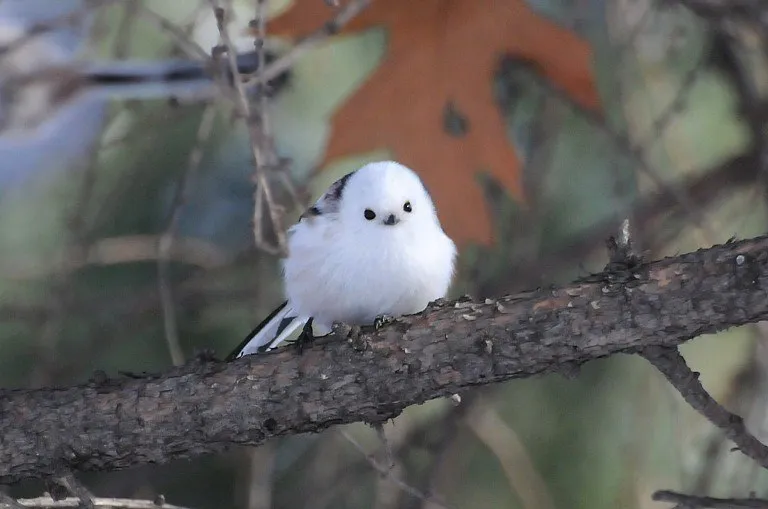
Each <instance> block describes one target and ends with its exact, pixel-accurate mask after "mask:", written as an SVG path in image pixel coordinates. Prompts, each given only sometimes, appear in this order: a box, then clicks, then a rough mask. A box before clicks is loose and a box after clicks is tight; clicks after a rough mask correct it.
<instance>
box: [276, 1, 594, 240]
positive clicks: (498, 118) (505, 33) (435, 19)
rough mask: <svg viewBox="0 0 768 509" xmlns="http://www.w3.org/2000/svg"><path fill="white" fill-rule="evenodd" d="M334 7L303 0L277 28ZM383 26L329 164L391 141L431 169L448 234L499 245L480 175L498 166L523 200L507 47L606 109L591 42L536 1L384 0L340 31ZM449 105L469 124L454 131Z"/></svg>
mask: <svg viewBox="0 0 768 509" xmlns="http://www.w3.org/2000/svg"><path fill="white" fill-rule="evenodd" d="M333 12H334V11H333V9H331V8H329V7H328V6H327V5H326V3H325V2H323V1H322V0H296V1H295V2H294V3H293V5H292V6H291V7H290V8H289V9H288V10H286V11H285V12H284V13H282V14H280V15H278V16H277V17H276V18H274V19H272V20H271V21H270V22H269V24H268V25H267V31H268V33H269V34H270V35H277V36H283V37H286V36H287V37H291V38H297V37H301V36H304V35H306V34H308V33H310V32H312V31H313V30H316V29H317V28H318V27H319V26H321V25H322V23H324V22H325V21H327V20H328V19H329V18H330V17H331V16H332V15H333ZM376 26H384V27H385V28H386V29H387V41H388V42H387V53H386V55H385V57H384V60H383V63H382V64H381V65H380V66H379V67H378V68H377V69H376V71H374V72H373V73H372V75H371V76H369V77H368V79H367V80H366V81H365V82H364V83H363V84H362V85H361V86H360V87H359V88H358V89H357V90H356V91H355V92H354V93H353V94H352V95H351V97H349V99H348V100H347V101H346V102H345V103H344V104H343V105H342V106H341V107H339V108H338V110H337V111H335V112H334V114H333V116H332V118H331V132H330V139H329V142H328V146H327V148H326V151H325V156H324V159H323V161H322V162H321V166H323V165H325V164H326V163H328V162H330V161H331V160H333V159H335V158H338V157H341V156H349V155H353V154H359V153H364V152H369V151H373V150H376V149H389V150H390V151H392V153H393V154H394V157H395V158H396V159H397V160H399V161H400V162H402V163H403V164H406V165H407V166H410V167H411V168H414V169H415V170H416V171H417V172H418V173H419V174H420V175H421V176H422V178H423V179H424V182H425V184H426V185H427V187H428V188H429V190H430V192H431V193H432V195H433V197H434V199H435V201H436V203H437V207H438V210H439V213H440V217H441V220H442V222H443V225H444V227H445V229H446V233H448V235H450V236H451V237H452V238H453V239H454V240H455V241H456V242H457V243H458V244H459V245H464V244H467V243H470V242H478V243H482V244H489V243H491V242H492V240H493V239H492V236H493V225H492V221H491V210H490V208H489V206H488V204H487V203H486V201H485V199H484V196H483V192H482V189H481V187H480V184H479V183H478V181H477V179H476V177H475V176H476V173H477V172H478V171H486V172H488V173H489V175H491V176H492V177H493V178H494V179H496V180H497V181H498V182H500V183H501V185H502V186H504V187H505V188H506V189H507V190H508V191H509V193H510V194H511V196H512V197H513V198H515V199H517V200H519V201H524V193H523V189H522V182H521V180H522V179H521V165H520V161H519V159H518V157H517V154H516V152H515V148H514V146H513V145H512V143H511V142H510V140H509V138H508V136H507V125H506V122H505V120H504V118H503V116H502V112H501V111H500V109H499V106H498V105H497V103H496V101H495V99H494V94H493V85H494V83H493V78H494V73H495V72H496V70H497V69H498V64H499V59H500V57H501V56H502V55H504V54H509V55H512V56H514V57H518V58H521V59H525V60H527V61H530V62H532V63H533V64H535V66H536V67H537V68H538V69H540V71H541V72H542V73H543V74H544V75H545V76H546V77H547V78H548V79H550V80H551V81H552V82H553V83H554V84H556V85H557V86H558V87H560V88H561V89H562V90H564V91H565V92H566V93H567V94H569V95H570V96H571V97H572V98H573V99H574V100H575V101H576V102H577V103H579V104H580V105H582V106H583V107H586V108H589V109H597V108H598V104H599V101H598V96H597V92H596V87H595V84H594V80H593V76H592V69H591V59H592V55H591V48H590V47H589V45H588V44H587V43H586V42H585V41H584V40H583V39H581V38H579V37H578V36H577V35H576V34H574V33H573V32H571V31H569V30H566V29H565V28H563V27H561V26H559V25H557V24H555V23H554V22H552V21H550V20H548V19H546V18H544V17H543V16H541V15H539V14H537V13H536V12H534V11H533V10H531V8H530V7H529V6H528V4H527V3H526V2H525V0H376V1H373V2H372V4H371V5H370V6H369V7H368V8H367V9H366V10H364V11H363V12H362V13H361V14H359V15H358V16H357V17H356V18H354V19H353V20H352V21H351V22H350V23H349V24H348V25H346V26H344V27H343V28H342V30H341V31H340V32H341V33H354V32H359V31H362V30H366V29H368V28H372V27H376ZM449 112H452V114H453V115H458V117H456V116H453V117H452V118H454V119H455V118H460V119H462V121H461V124H462V127H463V129H460V130H459V131H458V132H457V131H453V130H449V129H446V115H447V114H449ZM449 131H451V132H449Z"/></svg>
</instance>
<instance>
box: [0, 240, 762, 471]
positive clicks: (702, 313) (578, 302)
mask: <svg viewBox="0 0 768 509" xmlns="http://www.w3.org/2000/svg"><path fill="white" fill-rule="evenodd" d="M767 292H768V237H761V238H757V239H751V240H746V241H740V242H733V243H729V244H726V245H723V246H716V247H713V248H710V249H707V250H700V251H697V252H694V253H688V254H685V255H682V256H679V257H675V258H668V259H664V260H661V261H657V262H652V263H648V264H643V265H640V266H638V267H633V268H631V269H628V268H626V267H624V268H622V267H613V268H612V270H611V271H609V272H604V273H601V274H597V275H594V276H591V277H588V278H585V279H582V280H580V281H577V282H575V283H573V284H571V285H569V286H566V287H562V288H554V289H539V290H536V291H531V292H526V293H522V294H518V295H514V296H508V297H504V298H502V299H500V300H498V301H490V300H486V301H482V302H476V301H472V300H469V299H460V300H459V301H456V302H447V303H440V304H435V305H432V306H430V307H429V308H428V309H427V310H426V311H425V312H423V313H420V314H417V315H412V316H407V317H403V318H401V319H398V320H396V321H393V322H391V323H388V324H386V325H384V326H383V327H381V328H380V329H378V330H375V331H363V332H362V333H360V334H357V333H356V332H354V331H353V332H352V333H351V334H349V335H348V338H347V340H346V341H345V340H341V338H339V337H338V336H336V337H332V338H328V339H325V340H320V341H318V342H317V343H316V344H315V345H313V346H312V347H311V348H308V349H306V350H305V351H304V352H303V354H301V355H299V354H298V353H297V352H296V351H295V350H293V349H285V350H283V351H278V352H276V353H273V354H265V355H258V356H250V357H246V358H243V359H241V360H238V361H235V362H231V363H223V362H218V361H206V362H203V361H198V362H194V363H191V364H189V365H187V366H184V367H182V368H176V369H173V370H171V371H169V372H167V373H164V374H161V375H156V376H147V377H142V378H136V379H134V378H120V379H114V380H106V379H103V377H99V378H102V379H99V380H92V381H91V382H89V383H87V384H83V385H79V386H74V387H69V388H51V389H38V390H19V389H15V390H5V391H3V392H2V393H0V484H10V483H15V482H17V481H19V480H22V479H26V478H32V477H41V476H50V475H56V474H57V473H59V472H61V471H64V470H68V469H74V470H112V469H119V468H127V467H131V466H134V465H139V464H144V463H164V462H167V461H169V460H172V459H178V458H188V457H192V456H196V455H199V454H203V453H210V452H214V451H220V450H222V449H224V448H225V447H226V446H227V445H230V444H250V445H258V444H260V443H262V442H264V441H265V440H267V439H270V438H272V437H277V436H281V435H289V434H294V433H303V432H315V431H320V430H322V429H324V428H327V427H328V426H331V425H334V424H341V423H349V422H354V421H368V422H378V421H382V420H385V419H389V418H392V417H394V416H396V415H397V414H398V413H400V412H401V411H402V410H403V409H404V408H405V407H406V406H408V405H412V404H417V403H421V402H424V401H426V400H429V399H432V398H436V397H440V396H445V395H449V394H453V393H455V392H458V391H461V390H462V389H466V388H468V387H471V386H475V385H482V384H489V383H497V382H501V381H504V380H509V379H511V378H519V377H527V376H531V375H534V374H537V373H542V372H548V371H558V370H567V371H568V372H571V371H572V370H573V369H574V368H575V367H577V366H578V365H580V364H582V363H584V362H587V361H589V360H592V359H596V358H599V357H605V356H608V355H612V354H616V353H621V352H623V353H633V352H640V351H642V349H643V348H647V347H649V346H662V347H674V346H676V345H678V344H680V343H682V342H684V341H686V340H688V339H691V338H693V337H696V336H698V335H700V334H704V333H708V332H715V331H719V330H722V329H725V328H727V327H730V326H733V325H741V324H745V323H749V322H755V321H759V320H764V319H766V318H768V295H767ZM339 334H340V333H339Z"/></svg>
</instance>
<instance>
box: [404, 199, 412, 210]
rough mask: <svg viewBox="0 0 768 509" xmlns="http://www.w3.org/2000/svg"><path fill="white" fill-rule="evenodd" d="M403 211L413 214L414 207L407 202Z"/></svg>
mask: <svg viewBox="0 0 768 509" xmlns="http://www.w3.org/2000/svg"><path fill="white" fill-rule="evenodd" d="M403 210H404V211H406V212H413V207H411V202H409V201H407V202H405V203H404V204H403Z"/></svg>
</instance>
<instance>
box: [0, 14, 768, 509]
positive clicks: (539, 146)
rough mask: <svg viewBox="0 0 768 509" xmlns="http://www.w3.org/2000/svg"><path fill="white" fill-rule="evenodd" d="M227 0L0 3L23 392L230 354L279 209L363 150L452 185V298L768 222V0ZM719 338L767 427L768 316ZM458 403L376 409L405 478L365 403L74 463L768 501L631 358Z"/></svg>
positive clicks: (276, 236) (279, 493) (3, 339)
mask: <svg viewBox="0 0 768 509" xmlns="http://www.w3.org/2000/svg"><path fill="white" fill-rule="evenodd" d="M736 4H738V5H736ZM221 5H222V7H223V8H224V13H225V16H224V19H222V20H220V21H221V25H222V27H221V28H223V31H222V32H220V30H219V28H220V27H219V26H217V25H218V24H217V18H216V16H215V15H214V9H213V7H212V5H211V3H210V2H208V1H205V0H203V1H197V0H195V1H186V2H180V1H176V2H169V1H167V0H55V1H54V0H0V386H3V387H38V386H46V385H52V384H70V383H75V382H78V381H84V380H86V379H88V378H89V377H90V376H91V375H92V374H93V371H94V370H96V369H101V370H104V371H106V372H107V373H108V374H110V375H116V374H118V373H119V372H121V371H124V372H144V371H160V370H163V369H166V368H168V367H169V366H171V365H172V364H179V363H183V362H185V361H186V360H189V359H190V358H192V357H193V356H194V355H195V353H196V352H197V351H200V350H203V349H213V350H215V352H216V354H217V356H218V357H219V358H223V357H224V356H226V355H227V354H228V353H229V352H230V350H232V349H233V348H234V347H235V346H237V345H238V344H239V343H240V341H241V340H242V338H243V337H244V336H245V335H246V334H247V333H248V332H249V331H250V330H251V328H252V327H253V326H255V325H256V324H257V323H258V322H260V321H261V320H262V319H263V318H264V317H265V316H266V315H267V314H268V313H269V312H270V311H271V310H272V309H273V308H274V306H276V305H277V304H279V303H280V302H282V292H281V284H280V272H279V255H280V252H281V249H282V242H281V240H282V237H281V232H282V231H283V230H284V229H285V228H286V227H287V226H289V225H290V224H291V223H292V222H293V221H295V220H296V219H297V217H298V215H299V214H300V213H301V211H302V210H303V207H305V206H306V205H307V203H310V201H311V200H313V199H314V198H316V197H317V196H318V193H319V192H321V191H322V190H323V189H324V188H325V187H327V185H328V184H329V183H330V182H332V181H333V180H335V179H336V178H338V177H339V176H341V175H342V174H344V173H346V172H347V171H350V170H352V169H354V168H356V167H358V166H359V165H361V164H363V163H364V162H366V161H370V160H376V159H382V158H394V159H397V160H399V161H401V162H403V163H405V164H407V165H409V166H411V167H413V168H414V169H415V170H416V171H417V172H419V174H420V175H421V176H422V178H423V179H424V181H425V183H426V185H427V187H428V188H429V189H430V191H431V192H432V194H433V195H434V197H435V199H436V202H437V207H438V211H439V214H440V217H441V220H442V222H443V225H444V227H445V229H446V231H447V232H448V234H449V235H451V236H452V237H453V238H454V239H455V240H456V241H457V243H458V244H459V245H460V247H461V258H460V270H459V274H458V277H457V280H456V283H455V285H454V288H453V290H452V292H453V294H454V295H459V294H463V293H470V294H473V295H476V296H478V297H492V296H497V295H501V294H505V293H512V292H516V291H521V290H525V289H530V288H535V287H538V286H547V285H552V284H564V283H567V282H568V281H570V280H572V279H573V278H575V277H578V276H582V275H587V274H589V273H591V272H597V271H599V270H600V269H601V268H602V267H603V266H604V265H605V263H606V249H605V239H606V238H607V237H608V236H609V235H613V234H616V233H617V231H618V228H619V225H620V223H621V222H622V220H624V219H629V221H630V225H631V228H632V237H633V239H634V241H635V245H636V248H637V249H638V250H639V251H640V252H641V253H642V254H643V255H644V256H645V257H646V258H649V259H655V258H659V257H663V256H666V255H674V254H677V253H682V252H686V251H690V250H694V249H697V248H699V247H706V246H709V245H712V244H714V243H719V242H724V241H726V240H727V239H729V238H731V237H740V238H745V237H751V236H755V235H759V234H763V233H765V230H766V226H767V225H768V209H767V207H766V204H767V202H766V199H767V197H768V187H766V183H767V181H766V175H767V173H766V170H768V129H767V128H766V119H768V26H767V25H766V21H765V20H766V19H767V17H768V11H767V9H768V7H766V6H765V5H763V4H762V3H760V2H758V1H755V2H749V1H745V2H726V1H723V2H722V3H720V2H719V1H718V0H677V1H675V0H672V1H663V2H660V1H659V2H657V1H655V0H614V1H612V2H609V1H607V0H493V1H488V2H477V1H476V0H453V1H448V0H419V1H418V2H414V1H410V0H388V1H384V0H374V1H372V2H361V1H355V0H351V1H350V0H347V1H341V2H333V1H330V0H328V1H324V0H295V1H293V2H291V1H289V0H261V1H257V0H231V1H230V2H224V3H223V4H221ZM267 19H268V22H266V23H265V20H267ZM329 21H332V22H331V23H328V22H329ZM265 24H266V26H265ZM331 32H334V33H335V34H334V35H332V36H331V35H330V34H331ZM336 32H337V33H336ZM222 33H223V35H222ZM264 34H266V39H265V40H264V41H263V43H261V42H260V41H261V40H262V39H261V35H264ZM225 47H230V48H233V49H236V50H237V53H238V55H239V57H238V58H237V61H236V62H234V64H236V65H235V67H237V68H238V69H239V71H240V72H241V73H242V76H238V75H239V73H236V74H235V75H233V73H232V72H231V66H230V64H232V62H230V60H229V57H230V55H232V56H234V52H232V53H228V52H227V51H225ZM257 68H261V69H263V70H264V73H263V74H261V73H256V72H255V71H256V69H257ZM265 75H266V76H265ZM233 76H234V77H233ZM241 78H242V79H244V80H245V82H246V83H244V84H243V83H241ZM235 83H236V84H238V86H233V85H234V84H235ZM244 99H245V100H244ZM245 118H248V119H249V120H248V122H246V121H244V119H245ZM719 336H722V337H714V336H711V337H702V338H699V339H696V340H694V341H691V342H690V343H689V344H687V345H685V347H684V348H683V353H684V355H685V356H686V358H687V360H688V361H689V363H690V364H691V366H692V367H693V369H694V370H697V371H700V372H701V374H702V381H703V383H704V385H705V386H706V387H707V389H709V390H710V391H711V392H712V394H713V395H714V396H715V397H716V398H717V399H718V400H719V401H721V402H723V403H724V404H725V405H726V406H727V407H728V408H729V409H730V410H732V411H734V412H737V413H739V414H741V415H743V416H744V417H745V419H746V420H747V423H748V425H749V426H750V427H751V429H752V430H753V431H754V432H755V433H756V434H757V435H758V436H759V437H760V438H762V439H763V440H766V439H768V430H767V429H766V420H767V419H768V415H766V411H767V410H766V405H767V404H768V383H767V382H766V373H767V372H766V369H768V352H767V351H766V348H767V347H768V328H766V327H765V326H764V325H763V324H758V325H754V326H748V327H743V328H739V329H734V330H731V331H728V332H727V333H724V334H721V335H719ZM461 396H462V403H461V404H460V405H455V404H453V403H452V402H451V401H448V400H436V401H432V402H429V403H427V404H424V405H420V406H416V407H412V408H409V409H408V410H407V411H406V412H405V413H404V414H403V415H402V416H400V417H398V418H397V419H396V420H394V422H391V423H388V424H387V425H386V426H385V433H386V435H387V437H388V441H389V443H390V445H391V447H392V449H393V452H394V456H395V458H396V460H397V461H396V467H395V468H394V470H393V471H392V472H391V474H390V475H389V476H381V475H379V474H378V473H377V472H376V471H375V469H374V468H373V466H372V465H371V463H370V461H369V459H368V458H367V456H366V455H367V454H373V453H377V454H378V452H377V451H379V450H380V448H381V443H380V441H379V439H378V437H377V435H376V433H375V432H374V431H373V430H372V429H371V428H369V427H367V426H366V425H362V424H358V425H350V426H345V427H342V428H334V429H330V430H328V431H326V432H325V433H322V434H319V435H311V436H296V437H289V438H286V439H283V440H280V441H273V442H270V443H268V444H266V445H265V446H263V447H260V448H257V449H251V448H235V449H233V450H231V452H229V453H227V454H224V455H221V456H217V457H206V458H203V459H200V460H196V461H188V462H178V463H173V464H169V465H164V466H151V467H150V466H148V467H145V468H140V469H135V470H131V471H126V472H113V473H104V474H89V475H83V476H81V478H82V480H83V481H84V482H85V484H86V485H87V486H88V487H89V488H90V489H91V490H92V491H93V492H94V493H95V494H96V495H98V496H112V497H137V498H147V497H148V498H152V497H154V496H155V495H157V494H164V495H165V496H166V500H167V501H168V502H169V503H173V504H178V505H182V506H186V507H189V508H195V509H204V508H227V507H232V508H249V509H261V508H270V507H274V508H304V507H306V508H310V507H311V508H313V509H322V508H350V509H351V508H377V509H386V508H408V509H415V508H424V509H426V508H429V509H434V508H437V507H441V506H445V507H451V508H473V509H474V508H490V507H510V508H523V509H554V508H561V509H565V508H585V509H586V508H590V509H602V508H606V509H607V508H615V507H626V508H641V507H660V506H662V505H661V504H660V503H655V502H652V501H651V499H650V495H651V493H652V492H653V491H654V490H656V489H680V490H684V491H688V492H693V493H697V494H702V495H704V494H712V495H720V496H728V495H734V496H747V495H748V494H749V493H750V492H754V493H756V494H757V495H758V496H760V495H762V496H765V495H768V476H766V473H765V472H761V471H760V469H759V467H757V466H756V465H754V464H753V463H752V462H751V461H749V460H747V459H746V458H744V457H743V456H741V455H740V454H738V453H735V452H731V451H730V447H731V446H730V443H727V442H725V441H724V440H723V438H722V434H721V433H720V432H718V431H717V430H715V429H713V427H712V426H711V425H710V424H709V423H708V422H706V421H704V420H703V418H701V417H699V416H698V414H696V413H694V412H693V411H692V410H691V409H689V408H688V407H687V406H686V405H685V404H684V402H683V401H682V400H681V398H680V397H679V396H678V395H677V394H676V393H675V392H674V391H673V390H672V389H671V388H670V387H669V386H667V384H666V382H665V381H663V380H662V379H661V377H660V376H659V375H658V374H657V373H656V372H655V371H654V370H653V369H652V368H651V367H650V366H649V365H647V364H646V362H645V361H643V360H642V359H640V358H636V357H629V356H616V357H613V358H610V359H605V360H601V361H597V362H593V363H591V364H589V365H586V366H585V367H584V368H583V369H582V371H581V374H580V375H579V376H578V377H577V378H576V379H573V380H569V379H565V378H563V377H561V376H559V375H548V376H540V377H536V378H533V379H525V380H516V381H511V382H509V383H505V384H501V385H498V386H493V387H487V388H480V389H475V390H472V391H468V392H467V393H465V394H462V395H461ZM43 489H44V487H43V486H42V485H39V484H37V483H28V484H25V485H23V486H17V487H14V488H13V489H12V490H11V493H12V494H14V495H16V496H37V495H39V494H40V492H41V491H42V490H43Z"/></svg>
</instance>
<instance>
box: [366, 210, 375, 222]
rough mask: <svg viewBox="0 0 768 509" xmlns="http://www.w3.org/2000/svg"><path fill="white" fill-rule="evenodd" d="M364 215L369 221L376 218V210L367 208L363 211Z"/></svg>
mask: <svg viewBox="0 0 768 509" xmlns="http://www.w3.org/2000/svg"><path fill="white" fill-rule="evenodd" d="M363 215H364V216H365V218H366V219H367V220H368V221H373V220H374V219H376V212H374V211H372V210H371V209H365V212H363Z"/></svg>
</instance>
